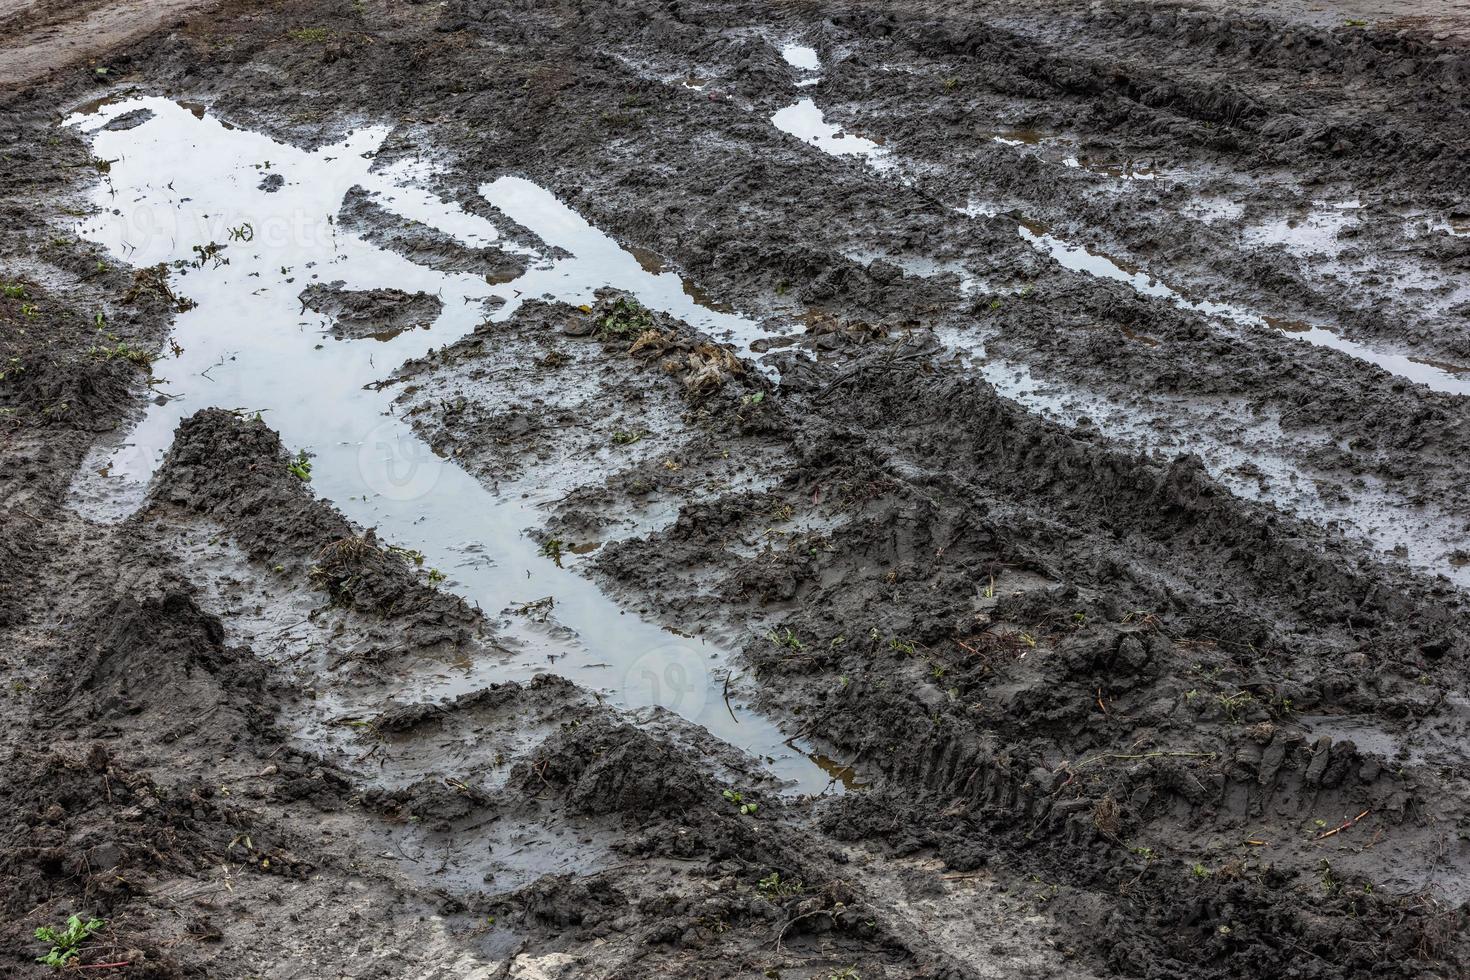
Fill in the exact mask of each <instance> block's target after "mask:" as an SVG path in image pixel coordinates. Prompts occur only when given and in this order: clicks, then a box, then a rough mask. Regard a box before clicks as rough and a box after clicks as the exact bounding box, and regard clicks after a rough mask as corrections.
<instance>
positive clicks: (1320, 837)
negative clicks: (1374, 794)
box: [1312, 810, 1372, 840]
mask: <svg viewBox="0 0 1470 980" xmlns="http://www.w3.org/2000/svg"><path fill="white" fill-rule="evenodd" d="M1371 812H1372V811H1371V810H1364V811H1363V812H1362V813H1360V814H1358V815H1357V816H1356V817H1353V818H1352V819H1351V820H1344V821H1343V823H1342V825H1341V826H1338V827H1333V828H1332V829H1331V830H1324V831H1323V832H1322V833H1320V834H1318V835H1317V836H1316V837H1313V838H1312V840H1326V839H1327V838H1329V837H1331V836H1332V835H1333V834H1340V833H1342V832H1343V831H1344V830H1347V829H1348V828H1349V827H1351V826H1353V825H1354V824H1356V823H1357V822H1358V821H1359V820H1362V819H1363V818H1364V817H1366V816H1367V815H1368V814H1369V813H1371Z"/></svg>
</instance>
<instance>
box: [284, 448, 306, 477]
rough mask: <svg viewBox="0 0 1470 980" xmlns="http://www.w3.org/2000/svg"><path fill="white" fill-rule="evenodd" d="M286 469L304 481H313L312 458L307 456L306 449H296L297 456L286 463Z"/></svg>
mask: <svg viewBox="0 0 1470 980" xmlns="http://www.w3.org/2000/svg"><path fill="white" fill-rule="evenodd" d="M286 469H287V470H288V471H290V473H291V475H292V476H294V477H296V479H298V480H300V481H301V482H302V483H310V482H311V460H310V459H309V458H308V457H307V455H306V450H305V449H298V450H297V451H296V458H295V459H294V460H292V461H291V462H289V463H287V464H286Z"/></svg>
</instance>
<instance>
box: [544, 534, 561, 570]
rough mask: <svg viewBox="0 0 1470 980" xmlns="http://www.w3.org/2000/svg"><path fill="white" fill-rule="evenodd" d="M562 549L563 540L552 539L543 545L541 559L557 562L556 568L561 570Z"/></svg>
mask: <svg viewBox="0 0 1470 980" xmlns="http://www.w3.org/2000/svg"><path fill="white" fill-rule="evenodd" d="M561 549H562V540H561V538H551V539H550V540H548V541H547V542H546V543H545V544H543V545H542V546H541V557H543V558H550V559H551V560H552V561H554V562H556V567H557V568H560V567H561Z"/></svg>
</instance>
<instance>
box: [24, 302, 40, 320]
mask: <svg viewBox="0 0 1470 980" xmlns="http://www.w3.org/2000/svg"><path fill="white" fill-rule="evenodd" d="M20 315H21V316H23V317H30V318H35V317H38V316H40V315H41V308H40V307H39V306H37V305H36V304H35V303H22V304H20Z"/></svg>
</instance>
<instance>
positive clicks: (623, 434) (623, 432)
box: [612, 429, 648, 446]
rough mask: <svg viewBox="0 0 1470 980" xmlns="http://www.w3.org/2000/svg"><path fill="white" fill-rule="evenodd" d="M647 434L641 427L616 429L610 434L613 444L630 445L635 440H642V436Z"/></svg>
mask: <svg viewBox="0 0 1470 980" xmlns="http://www.w3.org/2000/svg"><path fill="white" fill-rule="evenodd" d="M646 435H648V433H647V431H645V430H643V429H618V430H617V431H615V432H614V433H613V434H612V444H613V445H614V446H631V445H633V443H635V442H642V441H643V437H644V436H646Z"/></svg>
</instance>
